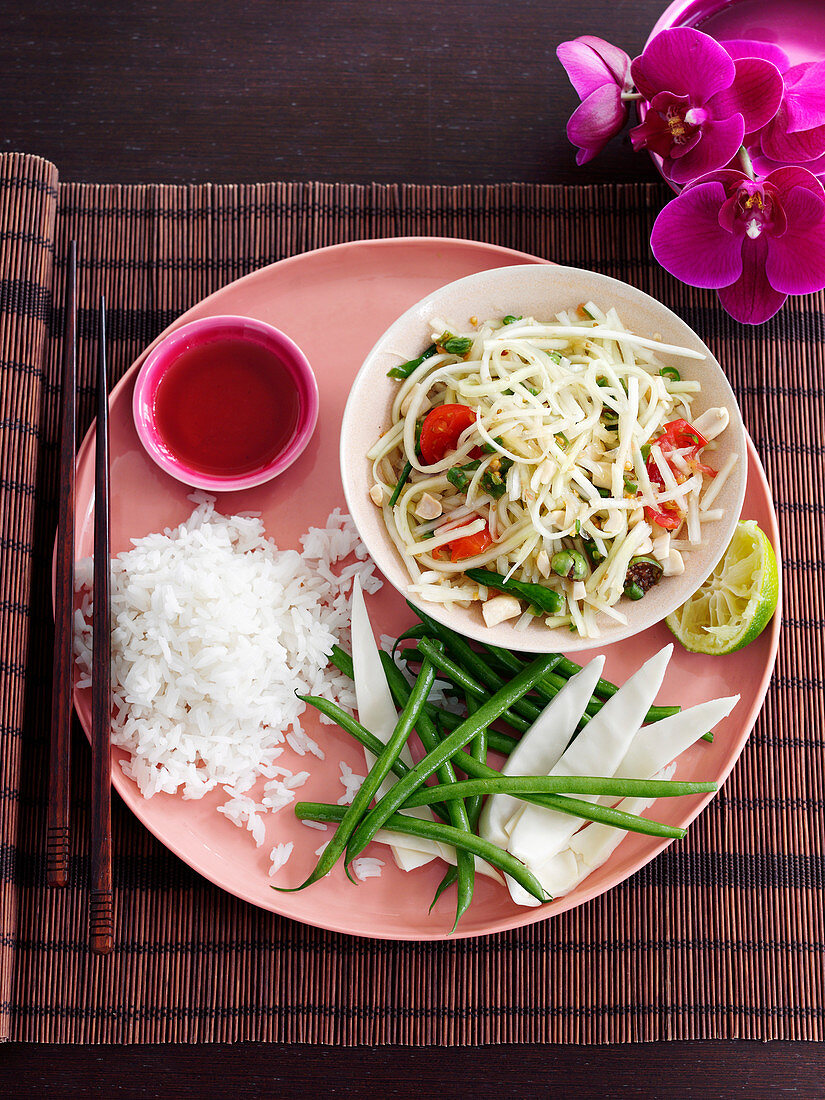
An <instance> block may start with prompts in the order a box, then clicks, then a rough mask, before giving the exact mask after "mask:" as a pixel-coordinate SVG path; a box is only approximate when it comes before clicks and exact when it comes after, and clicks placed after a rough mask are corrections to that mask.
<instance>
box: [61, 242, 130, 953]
mask: <svg viewBox="0 0 825 1100" xmlns="http://www.w3.org/2000/svg"><path fill="white" fill-rule="evenodd" d="M61 374H62V386H61V402H60V450H59V462H60V496H59V503H58V521H57V522H58V527H57V530H58V547H57V555H56V571H55V574H56V575H55V639H54V676H53V684H52V731H51V733H52V739H51V753H50V767H49V804H48V821H47V876H48V882H49V884H50V885H51V886H65V885H66V883H67V881H68V877H69V876H68V870H69V776H70V767H69V757H70V729H71V715H72V663H73V660H72V658H73V630H74V624H73V614H74V612H73V607H74V543H75V538H74V508H75V435H76V424H75V402H76V391H77V245H76V243H75V242H74V241H72V242H71V244H70V246H69V255H68V267H67V280H66V327H65V339H64V350H63V367H62V372H61ZM106 375H107V370H106V302H105V299H104V298H103V297H101V299H100V314H99V327H98V349H97V422H96V428H95V508H94V562H95V568H94V587H93V592H92V598H93V607H94V618H93V622H92V836H91V893H90V897H89V919H90V938H91V946H92V950H93V951H95V952H96V953H98V954H108V952H109V951H111V949H112V942H113V938H114V903H113V894H112V825H111V788H110V753H111V749H110V725H111V709H112V702H111V690H112V689H111V653H112V639H111V592H110V581H109V578H110V566H109V404H108V396H109V395H108V383H107V377H106Z"/></svg>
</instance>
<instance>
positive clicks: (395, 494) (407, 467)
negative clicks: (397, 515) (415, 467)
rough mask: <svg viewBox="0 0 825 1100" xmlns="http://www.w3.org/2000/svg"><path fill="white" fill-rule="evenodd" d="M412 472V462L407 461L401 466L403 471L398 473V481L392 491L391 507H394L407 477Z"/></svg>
mask: <svg viewBox="0 0 825 1100" xmlns="http://www.w3.org/2000/svg"><path fill="white" fill-rule="evenodd" d="M411 473H412V462H405V463H404V465H403V466H402V467H401V473H400V474H399V475H398V481H396V483H395V488H394V489H393V491H392V496H391V497H390V499H389V507H390V508H394V507H395V505H396V503H397V501H398V498H399V497H400V496H401V490H402V489H403V488H404V486H405V485H406V484H407V478H408V477H409V476H410V474H411Z"/></svg>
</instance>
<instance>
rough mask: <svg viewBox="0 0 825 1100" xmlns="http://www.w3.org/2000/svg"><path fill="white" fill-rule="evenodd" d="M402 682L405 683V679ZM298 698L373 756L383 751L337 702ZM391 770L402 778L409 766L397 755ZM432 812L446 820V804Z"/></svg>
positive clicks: (379, 742) (310, 696) (382, 746)
mask: <svg viewBox="0 0 825 1100" xmlns="http://www.w3.org/2000/svg"><path fill="white" fill-rule="evenodd" d="M341 652H342V653H343V654H344V657H349V654H348V653H344V651H343V650H341ZM350 659H351V658H350ZM404 682H405V683H406V681H404ZM408 694H409V693H408ZM298 698H299V699H300V700H301V701H302V702H304V703H309V705H310V706H313V707H315V709H316V710H318V711H320V712H321V714H325V715H326V716H327V718H331V719H332V721H333V722H335V723H336V725H338V726H340V727H341V729H342V730H344V732H345V733H348V734H349V735H350V736H351V737H353V738H355V740H356V741H358V742H359V744H361V745H363V746H364V748H365V749H369V751H370V752H371V753H372V755H373V756H376V757H377V756H380V755H381V753H382V752H383V751H384V747H385V746H384V742H383V741H380V740H379V739H378V738H377V737H376V736H375V734H374V733H370V731H369V730H368V729H366V727H365V726H362V725H361V723H360V722H358V721H357V720H356V719H355V718H353V716H352V715H351V714H349V713H348V712H347V711H345V710H344V709H343V707H339V706H338V704H337V703H333V702H331V701H330V700H329V699H322V698H321V697H320V696H319V695H299V696H298ZM402 706H403V704H402ZM392 770H393V772H394V773H395V775H397V776H398V778H399V779H402V778H403V777H404V776H405V775H406V774H407V773H408V772H409V771H410V768H409V767H408V766H407V765H406V764H405V763H404V761H403V760H402V759H401V758H400V757H398V759H397V760H396V761H395V763H394V764H393V766H392ZM433 812H434V813H437V814H438V816H439V817H440V818H441V819H442V820H443V821H447V819H448V814H447V807H446V806H433Z"/></svg>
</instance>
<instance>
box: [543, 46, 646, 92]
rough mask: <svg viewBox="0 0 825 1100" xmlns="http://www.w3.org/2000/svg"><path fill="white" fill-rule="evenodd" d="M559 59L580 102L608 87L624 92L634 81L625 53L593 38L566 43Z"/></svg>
mask: <svg viewBox="0 0 825 1100" xmlns="http://www.w3.org/2000/svg"><path fill="white" fill-rule="evenodd" d="M556 56H557V57H558V59H559V61H560V62H561V63H562V65H563V66H564V68H565V71H566V72H567V75H568V76H569V78H570V83H571V84H572V85H573V87H574V88H575V89H576V91H577V92H578V94H579V98H580V99H587V97H588V96H589V95H592V93H593V92H595V91H596V90H597V89H598V88H601V87H602V86H603V85H604V84H616V85H619V86H620V87H622V88H624V87H625V85H627V84H628V80H629V77H630V58H629V57H628V55H627V54H626V53H625V52H624V50H620V49H618V48H617V47H616V46H611V45H610V43H609V42H605V41H603V39H601V38H595V37H594V36H593V35H583V36H582V37H581V38H575V39H574V40H573V41H572V42H562V43H561V45H559V46H558V47H557V49H556Z"/></svg>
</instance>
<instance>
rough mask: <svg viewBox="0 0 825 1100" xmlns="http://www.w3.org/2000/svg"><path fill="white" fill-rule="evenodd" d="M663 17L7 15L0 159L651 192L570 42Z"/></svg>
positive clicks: (190, 1081)
mask: <svg viewBox="0 0 825 1100" xmlns="http://www.w3.org/2000/svg"><path fill="white" fill-rule="evenodd" d="M664 6H665V3H664V0H634V2H632V3H631V2H630V0H578V2H576V3H573V2H569V3H553V2H552V0H510V2H509V3H507V4H502V3H500V2H499V0H441V2H436V0H404V2H393V0H338V2H335V0H313V2H312V3H310V2H309V0H269V2H264V0H245V2H244V3H230V2H226V0H224V2H219V0H206V2H200V3H192V2H187V0H165V2H164V3H142V4H131V3H125V2H122V0H121V2H117V0H114V2H110V3H108V4H101V3H93V2H82V0H51V2H48V0H25V2H24V0H17V2H16V3H15V2H14V0H6V2H5V3H3V4H0V104H2V126H0V151H3V152H10V151H23V152H29V153H37V154H40V155H41V156H43V157H46V158H47V159H49V160H51V161H53V162H54V163H55V164H56V165H57V167H58V169H59V172H60V177H61V179H62V180H65V181H80V182H103V183H110V182H120V183H138V182H161V183H184V182H201V181H207V180H211V181H213V182H258V181H261V180H273V179H282V180H321V181H329V182H331V181H343V182H359V183H367V182H370V181H378V182H411V183H443V184H459V183H466V182H474V183H484V182H498V181H522V182H546V183H574V182H575V183H583V182H588V183H597V182H603V181H607V180H621V181H629V180H644V179H654V178H655V175H654V172H653V169H652V167H651V165H650V162H649V161H648V160H647V159H646V158H645V157H640V156H636V155H634V154H633V153H632V151H631V149H630V146H629V143H628V142H627V140H626V139H625V140H623V141H620V142H617V143H614V145H613V146H612V147H611V148H610V149H609V150H608V151H607V152H606V153H605V154H603V155H602V156H601V157H600V158H599V159H598V160H597V161H596V162H595V163H593V164H591V165H588V166H587V167H586V168H584V169H579V168H577V167H576V165H575V160H574V154H573V150H572V148H571V147H570V145H569V144H568V143H567V141H566V139H565V123H566V120H567V117H568V115H569V114H570V112H571V110H572V109H573V107H574V105H575V103H576V97H575V94H574V92H573V90H572V88H571V87H570V85H569V83H568V81H567V78H566V76H565V74H564V72H563V70H562V69H561V67H560V65H559V64H558V62H557V60H556V57H555V47H556V45H557V43H558V42H560V41H563V40H564V39H567V38H573V37H575V36H576V35H579V34H586V33H592V34H597V35H600V36H603V37H605V38H607V39H609V40H610V41H612V42H615V43H616V44H617V45H620V46H622V47H624V48H625V49H626V50H627V51H628V52H629V53H630V54H631V55H632V54H634V53H636V52H638V51H639V50H640V49H641V47H642V46H643V44H644V40H645V38H646V36H647V33H648V31H649V29H650V28H651V27H652V25H653V23H654V22H655V20H656V19H657V17H658V16H659V14H660V13H661V11H662V10H663V8H664ZM824 1055H825V1044H813V1043H809V1044H802V1043H800V1044H794V1043H773V1044H758V1043H753V1042H740V1043H735V1042H715V1043H674V1044H667V1043H660V1044H650V1045H647V1046H632V1045H630V1046H622V1047H589V1048H582V1047H564V1048H556V1047H517V1048H516V1047H493V1048H484V1049H483V1050H473V1049H464V1050H443V1049H427V1050H416V1049H408V1048H406V1049H400V1048H387V1047H384V1048H375V1049H371V1050H349V1049H344V1048H342V1049H330V1048H306V1047H303V1048H302V1047H292V1048H289V1047H275V1046H249V1045H241V1046H236V1047H226V1046H208V1047H206V1046H204V1047H197V1046H192V1047H127V1048H110V1047H45V1046H42V1047H36V1046H35V1047H24V1046H18V1045H10V1046H6V1047H5V1048H0V1092H2V1094H3V1095H6V1096H44V1095H54V1096H58V1097H75V1096H90V1095H94V1096H101V1097H110V1096H115V1095H116V1096H122V1097H127V1096H129V1097H131V1096H134V1097H149V1096H164V1097H177V1096H192V1095H203V1096H206V1095H217V1094H220V1095H232V1096H237V1097H246V1096H258V1095H262V1094H267V1093H269V1092H272V1093H273V1094H274V1093H276V1092H279V1093H281V1095H283V1096H284V1097H293V1096H294V1097H297V1096H315V1095H324V1094H328V1095H332V1096H336V1097H355V1096H361V1095H365V1094H367V1092H368V1091H369V1092H370V1094H371V1095H374V1096H378V1097H408V1096H409V1097H413V1096H414V1097H416V1098H418V1097H421V1096H429V1095H433V1094H436V1093H437V1094H440V1095H443V1096H445V1097H452V1096H464V1095H474V1096H493V1095H496V1096H501V1097H520V1096H526V1095H528V1094H531V1093H532V1094H535V1095H541V1094H544V1093H545V1092H547V1091H549V1089H550V1088H552V1087H555V1088H561V1089H562V1093H563V1095H565V1096H569V1097H580V1096H581V1097H589V1096H597V1095H598V1096H602V1095H617V1094H618V1093H619V1092H624V1093H625V1094H627V1095H631V1096H659V1095H673V1096H679V1097H694V1096H695V1097H699V1096H702V1097H704V1096H719V1095H725V1096H748V1097H756V1096H769V1095H776V1094H777V1093H779V1092H780V1091H781V1092H782V1093H789V1094H792V1095H798V1096H800V1097H813V1096H817V1095H822V1094H823V1091H825V1085H824V1084H823V1078H824V1077H825V1075H823V1056H824Z"/></svg>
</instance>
